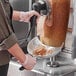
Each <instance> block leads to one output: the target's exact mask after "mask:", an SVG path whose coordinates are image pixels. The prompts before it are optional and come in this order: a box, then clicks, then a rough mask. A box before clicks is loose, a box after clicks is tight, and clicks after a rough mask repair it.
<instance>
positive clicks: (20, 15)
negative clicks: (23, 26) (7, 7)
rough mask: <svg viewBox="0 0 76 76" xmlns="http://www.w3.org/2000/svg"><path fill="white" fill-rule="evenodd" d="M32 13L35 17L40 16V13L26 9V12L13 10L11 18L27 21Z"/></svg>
mask: <svg viewBox="0 0 76 76" xmlns="http://www.w3.org/2000/svg"><path fill="white" fill-rule="evenodd" d="M34 15H36V16H37V18H39V17H40V14H39V13H38V12H36V11H34V10H31V11H27V12H24V11H16V10H14V11H13V16H12V19H13V20H16V21H21V22H29V20H30V18H31V17H32V16H34Z"/></svg>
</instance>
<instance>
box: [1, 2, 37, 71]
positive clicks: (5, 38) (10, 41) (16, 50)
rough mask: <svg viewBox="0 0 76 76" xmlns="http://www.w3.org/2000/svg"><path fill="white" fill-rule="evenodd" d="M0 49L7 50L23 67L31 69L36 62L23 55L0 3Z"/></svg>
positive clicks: (30, 57)
mask: <svg viewBox="0 0 76 76" xmlns="http://www.w3.org/2000/svg"><path fill="white" fill-rule="evenodd" d="M0 21H1V22H0V51H3V50H5V51H7V50H8V52H9V53H10V54H12V55H13V56H14V57H16V59H18V60H19V61H20V63H21V64H22V65H23V67H24V68H25V69H28V70H31V69H32V68H33V67H34V65H35V64H36V60H35V59H34V58H33V57H32V56H30V55H25V54H24V52H23V51H22V49H21V48H20V46H19V45H18V43H17V38H16V36H15V34H14V33H13V32H12V30H11V28H10V25H9V23H8V20H7V18H6V15H5V10H4V9H3V6H2V4H1V3H0Z"/></svg>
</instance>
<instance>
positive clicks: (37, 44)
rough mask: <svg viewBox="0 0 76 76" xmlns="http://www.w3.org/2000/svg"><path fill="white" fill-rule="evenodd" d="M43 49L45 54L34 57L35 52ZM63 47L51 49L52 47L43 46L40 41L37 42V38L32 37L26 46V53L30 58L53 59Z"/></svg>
mask: <svg viewBox="0 0 76 76" xmlns="http://www.w3.org/2000/svg"><path fill="white" fill-rule="evenodd" d="M40 47H43V48H44V49H45V50H46V51H45V52H46V54H43V55H39V54H38V55H36V54H34V52H35V50H36V49H38V48H40ZM62 47H63V44H62V45H61V46H60V47H52V46H47V45H44V44H43V43H42V42H41V41H40V40H39V36H37V37H34V38H33V39H32V40H31V41H30V42H29V43H28V45H27V51H28V53H29V54H31V55H32V56H34V57H36V58H50V57H53V56H55V55H57V54H58V53H59V52H60V51H61V49H62Z"/></svg>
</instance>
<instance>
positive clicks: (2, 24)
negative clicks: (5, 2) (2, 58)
mask: <svg viewBox="0 0 76 76" xmlns="http://www.w3.org/2000/svg"><path fill="white" fill-rule="evenodd" d="M16 43H17V38H16V36H15V34H14V33H13V32H12V29H11V28H10V25H9V23H8V19H7V16H6V13H5V10H4V8H3V6H2V3H1V2H0V50H3V49H9V48H10V47H12V46H13V45H14V44H16Z"/></svg>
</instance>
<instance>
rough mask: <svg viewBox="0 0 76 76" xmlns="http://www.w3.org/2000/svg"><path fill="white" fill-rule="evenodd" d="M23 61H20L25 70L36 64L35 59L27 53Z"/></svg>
mask: <svg viewBox="0 0 76 76" xmlns="http://www.w3.org/2000/svg"><path fill="white" fill-rule="evenodd" d="M25 57H26V59H25V61H24V63H21V64H22V66H23V67H24V68H25V69H26V70H32V69H33V68H34V66H35V64H36V59H35V58H34V57H32V56H31V55H29V54H26V55H25Z"/></svg>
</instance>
